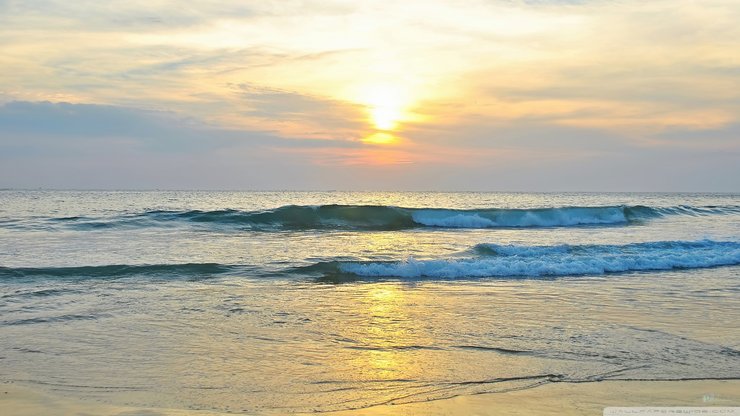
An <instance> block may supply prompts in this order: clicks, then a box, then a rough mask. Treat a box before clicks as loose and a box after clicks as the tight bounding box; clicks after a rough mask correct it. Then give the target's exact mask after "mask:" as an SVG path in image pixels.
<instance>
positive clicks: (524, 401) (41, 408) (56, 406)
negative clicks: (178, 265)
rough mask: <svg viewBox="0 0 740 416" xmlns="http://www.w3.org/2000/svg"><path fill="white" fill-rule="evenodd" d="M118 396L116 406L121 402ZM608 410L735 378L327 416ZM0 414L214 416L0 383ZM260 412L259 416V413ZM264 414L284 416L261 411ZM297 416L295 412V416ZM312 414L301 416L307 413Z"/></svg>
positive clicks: (725, 395) (738, 391)
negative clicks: (107, 401) (98, 399)
mask: <svg viewBox="0 0 740 416" xmlns="http://www.w3.org/2000/svg"><path fill="white" fill-rule="evenodd" d="M125 401H126V397H125V395H122V396H121V397H120V402H121V403H125ZM607 406H721V407H731V406H740V380H728V381H714V380H709V381H707V380H699V381H666V382H656V381H603V382H598V383H552V384H547V385H544V386H540V387H537V388H532V389H527V390H520V391H512V392H506V393H489V394H478V395H466V396H458V397H454V398H450V399H444V400H435V401H430V402H422V403H409V404H401V405H392V404H387V405H381V406H373V407H370V408H364V409H356V410H349V411H341V412H327V413H323V414H326V415H331V416H360V415H368V416H391V415H420V416H421V415H433V416H442V415H479V416H493V415H534V416H537V415H579V416H580V415H584V416H585V415H601V414H602V412H603V409H604V407H607ZM0 409H2V414H3V416H37V415H46V416H67V415H78V416H92V415H96V416H216V415H227V414H241V413H238V412H235V413H220V412H211V411H207V410H195V409H164V408H142V407H129V406H125V405H118V404H111V403H102V402H95V401H86V400H80V399H76V398H74V397H70V396H69V395H67V394H65V395H59V394H57V393H54V392H50V391H44V390H41V389H38V388H36V387H32V386H27V385H19V384H15V383H4V384H0ZM260 414H262V413H260ZM264 414H267V415H277V414H285V413H280V412H274V411H271V412H265V413H264ZM294 414H296V413H294ZM309 414H313V415H315V414H317V413H301V414H296V415H309Z"/></svg>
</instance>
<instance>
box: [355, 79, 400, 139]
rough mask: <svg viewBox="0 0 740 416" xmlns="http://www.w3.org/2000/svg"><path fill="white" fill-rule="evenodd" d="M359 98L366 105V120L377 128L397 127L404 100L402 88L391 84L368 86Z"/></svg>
mask: <svg viewBox="0 0 740 416" xmlns="http://www.w3.org/2000/svg"><path fill="white" fill-rule="evenodd" d="M361 100H362V102H363V103H364V104H365V105H366V106H367V111H368V115H369V120H368V121H370V122H371V123H372V125H373V126H374V127H375V128H376V129H377V130H382V131H391V130H395V129H396V128H397V127H398V123H399V121H400V120H401V118H402V117H403V112H404V107H405V101H406V100H405V97H404V94H403V91H402V89H400V88H398V87H395V86H392V85H372V86H368V87H367V88H365V90H364V92H363V94H362V97H361Z"/></svg>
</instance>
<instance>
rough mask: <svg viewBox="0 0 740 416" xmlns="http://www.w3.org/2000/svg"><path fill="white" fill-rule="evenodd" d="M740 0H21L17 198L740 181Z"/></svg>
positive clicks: (6, 63) (11, 81)
mask: <svg viewBox="0 0 740 416" xmlns="http://www.w3.org/2000/svg"><path fill="white" fill-rule="evenodd" d="M739 21H740V0H702V1H695V0H691V1H690V0H669V1H667V0H651V1H649V2H646V1H642V0H641V1H632V0H615V1H607V0H580V1H578V0H529V1H525V0H519V1H518V0H487V1H483V0H466V1H462V0H423V1H422V0H403V1H398V0H394V1H386V0H351V1H349V0H348V1H345V0H324V1H318V0H305V1H293V0H279V1H273V0H260V1H228V0H220V1H216V0H202V1H197V0H194V1H191V2H181V1H174V0H147V1H143V0H126V1H118V0H109V1H105V2H101V1H97V0H95V1H93V0H74V1H70V0H0V188H55V189H56V188H63V189H214V190H215V189H233V190H263V189H264V190H333V189H336V190H437V191H468V190H470V191H553V192H556V191H712V192H713V191H720V192H737V191H740V25H738V24H737V22H739Z"/></svg>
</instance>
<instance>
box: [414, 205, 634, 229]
mask: <svg viewBox="0 0 740 416" xmlns="http://www.w3.org/2000/svg"><path fill="white" fill-rule="evenodd" d="M412 218H413V220H414V222H416V223H417V224H421V225H426V226H431V227H451V228H491V227H563V226H572V225H593V224H623V223H626V222H628V218H627V215H626V214H625V208H624V207H565V208H545V209H493V210H478V211H468V212H465V211H455V210H433V209H428V210H427V209H423V210H418V211H414V212H413V214H412Z"/></svg>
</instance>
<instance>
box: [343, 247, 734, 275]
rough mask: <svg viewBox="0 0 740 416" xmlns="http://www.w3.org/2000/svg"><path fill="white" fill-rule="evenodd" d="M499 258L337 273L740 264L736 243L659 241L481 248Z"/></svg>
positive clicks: (596, 270) (560, 271) (566, 271)
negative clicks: (622, 243)
mask: <svg viewBox="0 0 740 416" xmlns="http://www.w3.org/2000/svg"><path fill="white" fill-rule="evenodd" d="M483 247H484V248H486V249H488V250H491V252H492V253H495V255H492V256H491V255H489V256H482V257H477V258H466V259H443V260H423V261H422V260H415V259H413V258H410V259H408V260H406V261H403V262H396V263H380V262H378V263H342V264H340V265H339V269H340V270H341V271H342V272H344V273H351V274H355V275H358V276H367V277H401V278H447V279H450V278H464V277H516V276H522V277H528V276H529V277H536V276H568V275H593V274H604V273H618V272H628V271H642V270H670V269H693V268H704V267H716V266H726V265H736V264H740V243H737V242H716V241H697V242H682V241H674V242H655V243H635V244H626V245H583V246H565V245H561V246H532V247H528V246H500V245H493V244H490V245H483Z"/></svg>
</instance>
